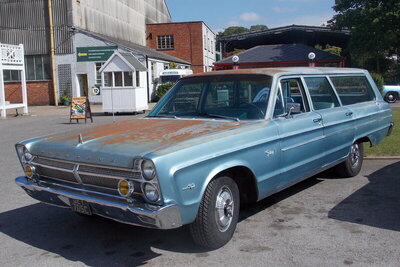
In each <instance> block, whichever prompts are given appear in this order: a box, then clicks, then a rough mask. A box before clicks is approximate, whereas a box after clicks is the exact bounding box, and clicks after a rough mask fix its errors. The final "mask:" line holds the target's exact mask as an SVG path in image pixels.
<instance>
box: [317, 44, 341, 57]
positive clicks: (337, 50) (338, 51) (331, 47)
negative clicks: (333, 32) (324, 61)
mask: <svg viewBox="0 0 400 267" xmlns="http://www.w3.org/2000/svg"><path fill="white" fill-rule="evenodd" d="M314 47H315V48H316V49H319V50H322V51H325V52H328V53H331V54H334V55H336V56H339V57H341V56H342V48H341V47H338V46H334V45H329V44H327V45H326V46H325V48H324V47H322V45H319V44H317V45H315V46H314Z"/></svg>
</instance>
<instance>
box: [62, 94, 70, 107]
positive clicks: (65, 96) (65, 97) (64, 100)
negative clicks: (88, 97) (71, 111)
mask: <svg viewBox="0 0 400 267" xmlns="http://www.w3.org/2000/svg"><path fill="white" fill-rule="evenodd" d="M71 99H72V97H71V96H70V95H69V94H63V95H62V96H60V103H63V104H65V103H66V104H68V105H69V103H70V102H71Z"/></svg>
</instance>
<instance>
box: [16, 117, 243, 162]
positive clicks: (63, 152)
mask: <svg viewBox="0 0 400 267" xmlns="http://www.w3.org/2000/svg"><path fill="white" fill-rule="evenodd" d="M243 124H244V123H241V122H233V121H232V122H231V121H214V120H194V119H192V120H184V119H154V118H142V119H132V120H126V121H120V122H115V123H110V124H103V125H99V126H95V127H93V128H90V129H85V130H81V131H72V132H67V133H61V134H55V135H50V136H45V137H40V138H36V139H32V140H28V141H27V142H24V143H25V144H26V145H27V147H28V149H29V150H30V151H31V153H32V154H34V155H38V156H43V157H49V158H57V159H61V160H68V161H78V162H85V163H92V164H104V165H111V166H119V167H131V166H132V164H133V161H132V157H135V156H142V155H145V154H147V153H150V152H154V151H157V150H159V149H165V148H167V147H171V146H174V145H178V144H179V145H180V146H182V144H185V143H187V145H194V144H196V140H197V139H199V137H204V136H206V135H215V134H217V133H221V132H225V131H229V130H233V129H235V128H237V127H241V126H242V125H243ZM201 139H202V140H203V138H201ZM198 141H200V139H199V140H198ZM203 141H204V140H203ZM183 146H184V145H183Z"/></svg>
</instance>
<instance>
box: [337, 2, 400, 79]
mask: <svg viewBox="0 0 400 267" xmlns="http://www.w3.org/2000/svg"><path fill="white" fill-rule="evenodd" d="M333 9H334V10H335V11H336V12H337V14H336V15H335V16H334V17H333V19H332V20H330V21H329V23H330V26H333V27H334V28H336V29H350V30H351V39H350V47H349V52H350V55H351V59H352V61H353V62H354V64H353V65H356V66H358V67H364V65H365V64H366V63H367V62H371V61H372V62H373V61H374V63H375V67H374V69H375V71H376V72H378V73H383V72H385V71H386V70H385V69H382V66H381V61H382V59H386V58H388V57H389V56H393V55H400V27H399V21H400V1H398V0H372V1H366V0H336V1H335V5H334V6H333ZM370 70H371V69H370Z"/></svg>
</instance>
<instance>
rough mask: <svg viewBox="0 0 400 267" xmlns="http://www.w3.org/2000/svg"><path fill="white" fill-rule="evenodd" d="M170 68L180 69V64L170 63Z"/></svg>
mask: <svg viewBox="0 0 400 267" xmlns="http://www.w3.org/2000/svg"><path fill="white" fill-rule="evenodd" d="M168 66H169V68H170V69H176V68H177V67H178V64H177V63H176V62H170V63H168Z"/></svg>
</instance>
